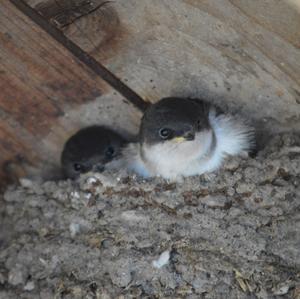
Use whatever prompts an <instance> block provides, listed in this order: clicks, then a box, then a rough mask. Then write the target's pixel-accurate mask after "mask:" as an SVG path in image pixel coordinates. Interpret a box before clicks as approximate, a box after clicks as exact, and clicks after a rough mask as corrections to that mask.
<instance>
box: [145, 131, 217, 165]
mask: <svg viewBox="0 0 300 299" xmlns="http://www.w3.org/2000/svg"><path fill="white" fill-rule="evenodd" d="M212 143H213V132H212V130H205V131H201V132H198V133H196V135H195V139H194V140H184V141H183V140H181V141H180V142H178V141H176V140H167V141H164V142H160V143H157V144H147V143H144V144H143V145H142V148H141V150H142V153H141V154H142V155H141V156H142V158H143V160H144V161H145V162H147V163H150V164H152V165H153V167H155V168H157V167H158V168H159V167H163V166H168V165H175V164H179V165H182V166H184V164H186V163H189V162H191V161H194V160H197V159H201V158H202V157H204V156H205V155H206V154H207V153H208V152H209V151H210V149H211V145H212Z"/></svg>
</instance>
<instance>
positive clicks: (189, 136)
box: [173, 132, 195, 143]
mask: <svg viewBox="0 0 300 299" xmlns="http://www.w3.org/2000/svg"><path fill="white" fill-rule="evenodd" d="M194 139H195V134H194V133H192V132H187V133H185V134H184V135H183V136H178V137H175V138H174V139H173V140H174V141H175V142H176V143H181V142H183V141H192V140H194Z"/></svg>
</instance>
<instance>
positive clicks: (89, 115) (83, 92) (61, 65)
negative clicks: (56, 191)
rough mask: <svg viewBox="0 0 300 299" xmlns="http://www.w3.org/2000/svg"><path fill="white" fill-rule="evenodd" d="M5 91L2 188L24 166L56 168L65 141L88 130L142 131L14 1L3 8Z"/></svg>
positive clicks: (0, 50)
mask: <svg viewBox="0 0 300 299" xmlns="http://www.w3.org/2000/svg"><path fill="white" fill-rule="evenodd" d="M0 88H1V95H0V152H1V156H0V167H1V168H0V179H1V183H4V182H5V181H6V179H9V178H8V173H6V172H7V171H10V170H11V169H15V168H18V166H17V165H15V164H18V163H20V161H22V162H24V163H25V164H26V165H25V166H24V165H23V166H22V167H24V168H25V170H24V171H23V172H22V173H26V172H27V171H29V169H30V170H33V169H34V170H35V171H37V172H39V170H41V169H43V170H44V174H45V172H47V171H50V169H52V168H54V167H57V165H58V163H59V156H60V152H61V150H62V147H63V144H64V142H65V140H66V139H67V138H68V137H69V136H70V135H71V134H73V133H74V132H75V131H76V130H78V129H79V128H81V127H83V126H85V125H90V124H95V123H99V124H106V125H110V126H112V127H114V128H116V129H119V130H121V129H122V130H124V131H126V132H125V133H127V134H130V133H131V134H133V133H135V132H136V131H137V128H138V125H139V119H140V112H139V111H138V110H137V109H136V108H134V107H133V105H131V104H130V103H129V102H128V101H127V100H125V99H124V98H123V96H121V95H120V94H119V93H118V92H116V91H115V90H114V89H113V88H111V87H110V86H109V85H108V84H107V83H106V82H104V81H103V80H102V79H101V78H100V77H99V76H97V75H96V74H95V73H94V72H93V71H92V70H91V69H90V68H88V67H87V66H86V65H84V64H83V63H82V62H80V61H79V60H78V59H76V57H74V56H73V55H72V54H71V53H70V52H69V51H68V50H67V49H65V48H64V47H63V46H62V45H61V44H59V43H58V42H57V41H55V40H54V39H53V38H51V37H50V36H49V35H48V34H47V33H46V32H45V31H44V30H42V29H41V28H40V27H39V26H37V25H36V24H35V23H34V22H32V21H31V20H30V19H29V18H28V17H27V16H25V15H24V14H23V13H21V12H20V11H19V10H18V9H16V7H15V6H14V5H12V4H11V3H10V2H9V1H5V2H1V4H0ZM10 164H12V165H10ZM8 165H9V167H8Z"/></svg>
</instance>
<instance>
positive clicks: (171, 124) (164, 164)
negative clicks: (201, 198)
mask: <svg viewBox="0 0 300 299" xmlns="http://www.w3.org/2000/svg"><path fill="white" fill-rule="evenodd" d="M253 144H254V132H253V130H252V128H250V127H248V126H247V125H245V124H243V123H242V122H240V121H238V120H237V119H235V118H234V117H233V116H230V115H225V114H222V113H221V114H220V113H217V109H216V107H214V106H212V105H210V104H209V103H207V102H205V101H202V100H196V99H184V98H164V99H162V100H160V101H159V102H157V103H155V104H153V105H152V106H150V107H149V108H148V109H147V110H146V112H145V113H144V116H143V118H142V121H141V126H140V132H139V142H138V143H131V144H129V145H128V146H127V147H126V148H124V150H123V153H122V154H123V160H124V161H126V167H127V168H128V169H129V170H131V171H134V172H136V173H137V174H139V175H141V176H143V177H152V176H161V177H163V178H166V179H170V180H180V179H182V177H188V176H193V175H200V174H203V173H207V172H212V171H214V170H216V169H218V168H219V167H220V166H221V164H222V162H223V160H224V158H225V157H226V156H227V155H238V154H240V153H242V152H244V151H248V150H250V149H251V148H252V146H253Z"/></svg>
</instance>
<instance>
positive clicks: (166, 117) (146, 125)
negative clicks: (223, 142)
mask: <svg viewBox="0 0 300 299" xmlns="http://www.w3.org/2000/svg"><path fill="white" fill-rule="evenodd" d="M208 113H209V104H208V103H206V102H204V101H202V100H196V99H186V98H164V99H161V100H160V101H159V102H157V103H155V104H153V105H151V106H150V107H149V108H148V109H147V110H146V112H145V114H144V116H143V118H142V123H141V127H140V142H141V143H147V144H155V143H159V142H164V141H166V140H171V139H174V138H184V139H185V140H194V138H195V134H196V133H197V132H200V131H202V130H205V129H209V128H210V125H209V120H208Z"/></svg>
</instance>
